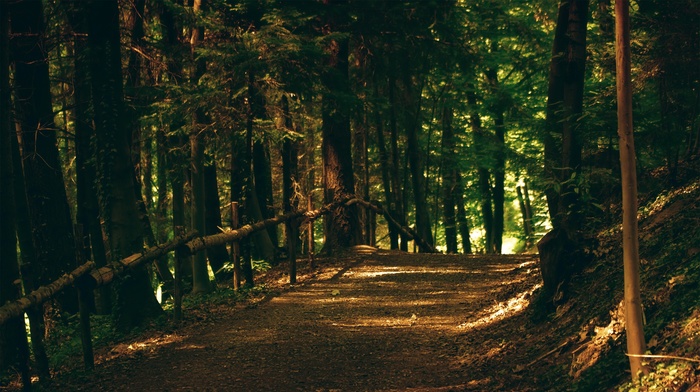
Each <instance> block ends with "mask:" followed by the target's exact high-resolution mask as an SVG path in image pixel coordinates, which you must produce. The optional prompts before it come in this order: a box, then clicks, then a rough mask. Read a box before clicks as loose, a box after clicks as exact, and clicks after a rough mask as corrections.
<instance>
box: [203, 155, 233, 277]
mask: <svg viewBox="0 0 700 392" xmlns="http://www.w3.org/2000/svg"><path fill="white" fill-rule="evenodd" d="M204 188H205V191H204V198H205V199H204V200H205V206H204V211H205V213H206V224H207V231H206V233H207V235H211V234H216V233H220V232H221V229H219V228H220V227H221V226H222V223H221V202H219V184H218V181H217V176H216V160H214V161H213V162H212V164H211V165H205V166H204ZM207 258H209V264H210V265H211V268H212V270H213V271H214V273H216V276H217V279H218V280H223V279H228V278H229V277H230V275H225V274H222V272H220V271H221V269H222V268H223V267H224V263H226V262H227V261H228V259H229V256H228V251H227V250H226V246H225V245H219V246H214V247H211V248H207Z"/></svg>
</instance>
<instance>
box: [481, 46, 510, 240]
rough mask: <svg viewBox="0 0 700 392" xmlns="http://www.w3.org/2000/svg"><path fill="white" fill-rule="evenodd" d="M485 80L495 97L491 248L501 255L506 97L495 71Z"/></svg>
mask: <svg viewBox="0 0 700 392" xmlns="http://www.w3.org/2000/svg"><path fill="white" fill-rule="evenodd" d="M491 48H492V52H496V51H497V49H498V44H497V43H496V42H493V43H492V45H491ZM486 79H487V81H488V83H489V88H490V90H491V94H492V95H494V96H495V102H494V103H493V104H492V105H491V108H490V112H491V115H492V116H493V122H494V134H495V135H496V139H495V142H496V146H495V147H496V152H495V154H494V155H495V160H494V161H495V162H494V163H495V165H494V168H493V248H494V251H495V252H496V253H501V251H502V248H503V229H504V216H503V214H504V203H505V177H506V132H505V116H504V114H503V113H504V111H505V110H506V107H505V100H506V97H505V96H504V94H505V92H503V91H501V86H500V82H499V80H498V70H497V69H495V68H491V69H488V70H487V71H486Z"/></svg>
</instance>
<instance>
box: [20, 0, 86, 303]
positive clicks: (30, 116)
mask: <svg viewBox="0 0 700 392" xmlns="http://www.w3.org/2000/svg"><path fill="white" fill-rule="evenodd" d="M10 14H11V15H12V18H11V19H12V34H13V38H12V40H11V42H10V43H11V51H12V53H13V59H14V62H15V72H14V82H15V86H14V87H15V94H16V96H15V104H16V113H17V120H18V122H19V124H20V129H21V135H22V155H23V157H22V158H23V162H24V176H25V181H26V187H27V197H28V199H29V208H30V210H29V213H30V219H31V225H32V235H33V240H34V245H35V249H36V253H37V264H38V265H37V267H38V270H37V271H38V272H39V274H38V276H37V278H38V280H37V283H38V284H40V285H42V284H47V283H50V282H51V281H53V280H54V279H56V278H58V277H59V276H61V275H62V274H63V273H66V272H69V271H71V270H72V269H73V267H74V265H73V260H74V259H75V248H74V247H75V243H74V241H73V224H72V222H71V216H70V209H69V206H68V200H67V198H66V191H65V187H64V183H63V173H62V171H61V164H60V160H59V156H58V148H57V145H56V131H57V130H56V129H55V127H54V118H53V108H52V106H51V92H50V82H49V68H48V62H47V59H46V52H47V50H46V48H45V45H44V39H45V37H44V34H45V33H44V30H45V27H44V16H43V11H42V2H41V1H38V0H24V1H19V2H16V3H12V4H11V5H10ZM58 298H59V301H60V303H61V307H62V308H63V310H64V311H66V312H70V313H75V312H77V310H78V302H77V296H76V295H75V293H74V292H73V291H66V292H63V293H62V294H60V295H59V296H58Z"/></svg>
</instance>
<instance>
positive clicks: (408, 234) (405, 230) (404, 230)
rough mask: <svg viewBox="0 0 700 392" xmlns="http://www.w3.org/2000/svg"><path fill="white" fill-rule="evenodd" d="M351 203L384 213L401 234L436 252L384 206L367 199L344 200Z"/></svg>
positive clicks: (429, 250) (348, 204) (347, 203)
mask: <svg viewBox="0 0 700 392" xmlns="http://www.w3.org/2000/svg"><path fill="white" fill-rule="evenodd" d="M353 204H359V205H361V206H363V207H365V208H369V209H370V210H372V211H374V212H376V213H378V214H382V215H384V218H386V221H387V222H388V223H389V224H390V225H392V226H394V227H395V228H396V229H397V230H399V231H400V232H401V234H402V235H403V236H405V237H407V238H409V239H412V240H414V241H416V242H417V243H418V245H420V247H421V248H422V249H427V250H428V252H430V253H438V251H437V250H436V249H435V247H433V246H432V245H430V244H429V243H427V242H425V240H423V238H421V237H420V236H419V235H418V233H416V232H415V231H414V230H413V229H411V228H410V227H406V226H402V225H401V224H400V223H399V222H398V221H397V220H396V219H394V217H392V216H391V215H389V212H388V211H386V210H385V209H384V208H382V207H380V206H378V205H375V204H372V203H370V202H368V201H365V200H362V199H350V200H348V201H347V202H346V204H345V205H347V206H351V205H353Z"/></svg>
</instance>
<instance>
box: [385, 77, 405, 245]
mask: <svg viewBox="0 0 700 392" xmlns="http://www.w3.org/2000/svg"><path fill="white" fill-rule="evenodd" d="M398 106H399V104H398V102H397V97H396V79H395V78H394V77H393V76H389V131H390V140H389V143H391V191H392V193H393V195H394V196H393V201H394V203H395V205H394V206H390V211H391V213H392V215H393V216H394V218H396V220H397V221H398V222H399V223H400V224H401V226H406V207H405V205H406V203H404V198H403V193H402V190H403V189H404V187H403V186H401V177H400V175H399V174H400V170H399V168H400V166H399V161H400V154H399V131H398V120H397V118H396V117H397V114H396V111H397V107H398ZM391 208H393V209H391ZM399 247H400V249H401V250H402V251H404V252H405V251H407V250H408V238H405V237H404V236H401V243H400V245H399Z"/></svg>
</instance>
